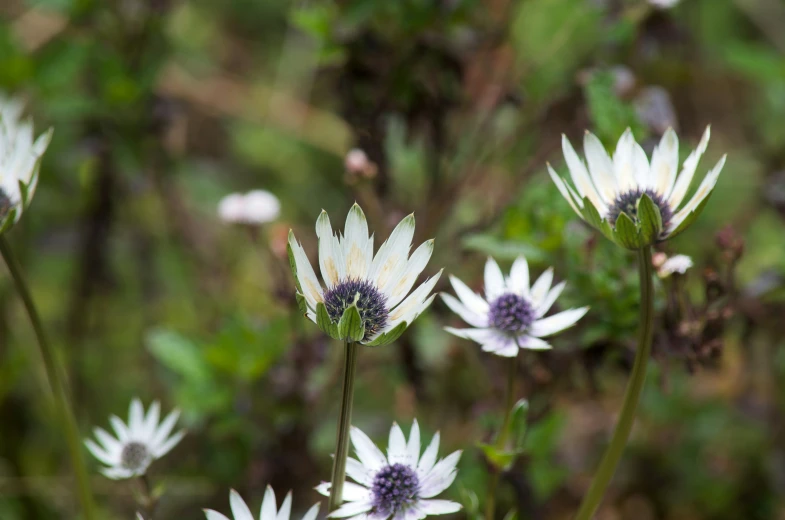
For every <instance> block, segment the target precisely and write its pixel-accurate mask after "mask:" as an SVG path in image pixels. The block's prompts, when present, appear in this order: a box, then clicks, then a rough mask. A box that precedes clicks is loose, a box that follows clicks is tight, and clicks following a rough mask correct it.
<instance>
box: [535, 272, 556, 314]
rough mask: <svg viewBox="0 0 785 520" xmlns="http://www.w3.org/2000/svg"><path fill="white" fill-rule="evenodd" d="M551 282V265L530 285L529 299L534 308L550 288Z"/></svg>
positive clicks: (543, 298)
mask: <svg viewBox="0 0 785 520" xmlns="http://www.w3.org/2000/svg"><path fill="white" fill-rule="evenodd" d="M551 283H553V267H549V268H548V269H546V270H545V271H544V272H543V273H542V274H541V275H540V277H539V278H537V281H536V282H534V285H532V289H531V301H532V304H534V307H535V308H536V307H537V306H539V305H540V304H541V303H542V301H543V300H545V297H546V296H547V295H548V291H549V290H550V289H551Z"/></svg>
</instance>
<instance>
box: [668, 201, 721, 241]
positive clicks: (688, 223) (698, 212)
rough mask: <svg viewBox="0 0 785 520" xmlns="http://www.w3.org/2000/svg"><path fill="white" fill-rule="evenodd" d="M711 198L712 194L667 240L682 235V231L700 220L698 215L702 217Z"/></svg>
mask: <svg viewBox="0 0 785 520" xmlns="http://www.w3.org/2000/svg"><path fill="white" fill-rule="evenodd" d="M710 198H711V193H709V194H708V195H706V198H705V199H703V200H702V201H701V203H700V204H698V207H697V208H695V209H694V210H692V212H691V213H690V214H689V215H687V216H686V217H685V218H684V220H682V221H681V224H679V225H678V226H677V227H676V229H674V230H673V232H672V233H669V234H668V236H667V237H666V238H673V237H675V236H676V235H678V234H679V233H681V232H682V231H684V230H685V229H687V228H688V227H689V226H690V224H692V223H693V222H695V219H696V218H698V215H700V214H701V212H703V208H705V207H706V203H707V202H709V199H710Z"/></svg>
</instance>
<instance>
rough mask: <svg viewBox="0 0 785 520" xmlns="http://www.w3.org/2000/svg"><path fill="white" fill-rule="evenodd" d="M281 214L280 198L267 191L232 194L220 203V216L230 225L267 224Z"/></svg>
mask: <svg viewBox="0 0 785 520" xmlns="http://www.w3.org/2000/svg"><path fill="white" fill-rule="evenodd" d="M280 214H281V203H280V201H279V200H278V197H276V196H275V195H273V194H272V193H270V192H269V191H265V190H253V191H249V192H248V193H246V194H242V193H232V194H230V195H227V196H226V197H224V198H223V199H221V202H219V203H218V216H219V217H220V218H221V220H223V221H224V222H226V223H228V224H248V225H259V224H265V223H267V222H272V221H273V220H275V219H277V218H278V215H280Z"/></svg>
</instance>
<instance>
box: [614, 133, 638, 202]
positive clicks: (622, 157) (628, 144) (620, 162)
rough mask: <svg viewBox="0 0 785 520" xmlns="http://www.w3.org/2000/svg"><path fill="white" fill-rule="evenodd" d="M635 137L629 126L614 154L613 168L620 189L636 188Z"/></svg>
mask: <svg viewBox="0 0 785 520" xmlns="http://www.w3.org/2000/svg"><path fill="white" fill-rule="evenodd" d="M634 146H635V137H633V135H632V130H630V129H629V128H628V129H627V130H625V131H624V133H623V134H622V136H621V138H620V139H619V142H618V144H617V145H616V151H615V152H614V154H613V169H614V171H615V172H616V179H617V181H618V183H619V191H621V192H625V191H630V190H633V189H635V184H636V182H635V162H634V161H633V147H634Z"/></svg>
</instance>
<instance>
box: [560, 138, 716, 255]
mask: <svg viewBox="0 0 785 520" xmlns="http://www.w3.org/2000/svg"><path fill="white" fill-rule="evenodd" d="M709 135H710V132H709V128H706V131H705V132H704V134H703V137H702V138H701V141H700V143H699V144H698V148H696V149H695V150H694V151H693V152H692V153H691V154H690V155H689V157H687V159H686V160H685V161H684V165H683V166H682V169H681V173H680V174H679V173H678V162H679V139H678V137H676V133H675V132H674V131H673V130H672V129H669V130H668V131H667V132H665V134H664V135H663V137H662V140H661V141H660V144H659V145H658V146H657V147H656V148H655V149H654V153H653V154H652V157H651V163H649V160H648V158H647V157H646V153H645V152H644V151H643V148H641V147H640V145H639V144H638V143H636V142H635V138H634V137H633V135H632V131H630V129H627V131H626V132H624V134H623V135H622V136H621V139H619V143H618V144H617V146H616V152H615V153H614V154H613V158H611V157H609V156H608V154H607V153H606V152H605V148H604V147H603V146H602V143H601V142H600V140H599V139H597V137H596V136H594V134H592V133H590V132H586V136H585V138H584V141H583V150H584V152H585V154H586V160H587V162H588V168H587V166H586V164H584V162H583V161H582V160H581V159H580V158H579V157H578V154H577V153H575V150H574V149H573V147H572V145H571V144H570V141H569V140H568V139H567V137H565V136H562V149H563V151H564V158H565V160H566V162H567V167H568V168H569V170H570V175H571V176H572V181H573V184H574V187H573V186H572V185H570V184H569V183H568V182H567V181H565V180H564V179H562V178H561V177H560V176H559V175H558V174H557V173H556V172H555V171H553V168H551V166H550V165H548V172H549V173H550V175H551V178H552V179H553V182H555V183H556V186H557V187H558V188H559V191H560V192H561V194H562V195H563V196H564V198H566V199H567V201H568V202H569V203H570V205H571V206H572V208H573V209H574V210H575V212H576V213H577V214H578V215H579V216H580V217H581V218H583V219H584V220H585V221H586V222H588V223H589V224H591V225H592V226H594V227H595V228H597V229H599V230H600V231H602V233H603V234H604V235H605V236H606V237H608V238H610V239H611V240H613V241H614V242H616V243H617V244H619V245H621V246H623V247H626V248H628V249H640V248H642V247H645V246H647V245H650V244H652V243H654V242H657V241H660V240H665V239H667V238H670V237H673V236H675V235H677V234H679V233H681V232H682V231H684V229H686V228H687V226H689V225H690V224H691V223H692V221H693V220H694V219H695V218H696V217H697V216H698V215H699V214H700V212H701V211H702V210H703V207H704V206H705V204H706V202H707V201H708V197H709V195H710V194H711V192H712V190H713V189H714V186H715V185H716V184H717V179H718V177H719V175H720V171H722V167H723V166H724V165H725V156H723V157H722V159H720V161H719V162H718V163H717V165H716V166H714V168H713V169H712V170H711V171H710V172H709V173H708V174H707V175H706V177H705V178H704V179H703V182H701V184H700V186H698V190H697V191H696V192H695V194H694V195H693V196H692V198H691V199H690V200H689V202H687V203H686V204H684V205H682V202H683V201H684V199H685V196H686V195H687V191H688V190H689V187H690V183H691V182H692V178H693V176H694V175H695V170H696V169H697V167H698V161H699V160H700V158H701V156H702V155H703V152H704V151H705V150H706V146H707V145H708V143H709ZM677 174H678V175H677Z"/></svg>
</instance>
